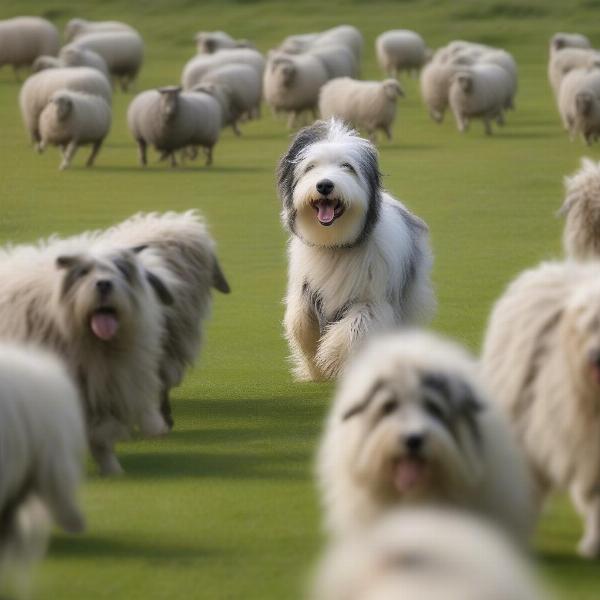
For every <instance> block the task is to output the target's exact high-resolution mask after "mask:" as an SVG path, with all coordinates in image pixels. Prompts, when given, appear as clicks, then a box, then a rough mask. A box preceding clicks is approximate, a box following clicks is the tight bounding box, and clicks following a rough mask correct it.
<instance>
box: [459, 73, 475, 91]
mask: <svg viewBox="0 0 600 600" xmlns="http://www.w3.org/2000/svg"><path fill="white" fill-rule="evenodd" d="M455 81H456V83H458V85H459V86H460V89H461V90H462V91H463V92H464V93H465V94H470V93H471V92H472V91H473V75H471V73H467V72H466V71H459V72H458V73H457V74H456V77H455Z"/></svg>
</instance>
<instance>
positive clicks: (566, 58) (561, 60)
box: [548, 47, 600, 99]
mask: <svg viewBox="0 0 600 600" xmlns="http://www.w3.org/2000/svg"><path fill="white" fill-rule="evenodd" d="M599 65H600V52H597V51H596V50H592V49H589V48H574V47H568V48H565V49H564V50H561V51H560V52H554V53H553V54H552V55H551V56H550V60H549V61H548V80H549V82H550V86H551V87H552V91H553V92H554V96H555V98H557V99H558V96H559V92H560V86H561V83H562V80H563V79H564V77H565V76H566V75H567V74H568V73H570V72H571V71H573V70H574V69H582V68H587V67H594V66H599Z"/></svg>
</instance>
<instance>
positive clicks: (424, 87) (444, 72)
mask: <svg viewBox="0 0 600 600" xmlns="http://www.w3.org/2000/svg"><path fill="white" fill-rule="evenodd" d="M459 69H460V65H456V64H452V63H446V62H439V61H437V60H432V61H431V62H429V63H427V64H426V65H425V68H424V69H423V70H422V71H421V77H420V81H419V84H420V88H421V97H422V98H423V102H424V103H425V106H426V107H427V110H428V111H429V115H430V117H431V118H432V119H433V120H434V121H435V122H436V123H441V122H442V121H443V120H444V114H445V112H446V108H447V107H448V92H449V90H450V84H451V83H452V77H453V76H454V74H455V73H456V71H458V70H459Z"/></svg>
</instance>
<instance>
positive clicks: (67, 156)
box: [59, 140, 77, 171]
mask: <svg viewBox="0 0 600 600" xmlns="http://www.w3.org/2000/svg"><path fill="white" fill-rule="evenodd" d="M75 152H77V142H76V141H75V140H72V141H71V142H69V145H68V146H67V149H66V150H65V152H64V154H63V160H62V162H61V163H60V167H59V169H60V170H61V171H64V170H65V169H66V168H67V167H68V166H69V165H70V164H71V161H72V160H73V157H74V156H75Z"/></svg>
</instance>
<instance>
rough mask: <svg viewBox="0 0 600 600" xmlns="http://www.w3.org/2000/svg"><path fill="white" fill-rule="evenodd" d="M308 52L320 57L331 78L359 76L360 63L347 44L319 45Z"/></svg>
mask: <svg viewBox="0 0 600 600" xmlns="http://www.w3.org/2000/svg"><path fill="white" fill-rule="evenodd" d="M307 54H310V55H312V56H316V57H318V58H319V59H320V61H321V62H322V63H323V66H324V67H325V70H326V71H327V75H328V77H329V79H334V78H336V77H358V71H359V69H358V63H357V60H356V58H355V56H354V54H353V53H352V50H351V49H350V48H348V47H347V46H342V45H340V44H327V45H318V46H315V47H314V48H310V49H309V50H308V51H307Z"/></svg>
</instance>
